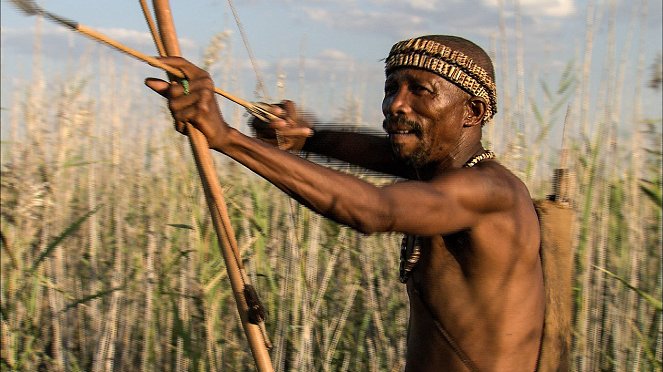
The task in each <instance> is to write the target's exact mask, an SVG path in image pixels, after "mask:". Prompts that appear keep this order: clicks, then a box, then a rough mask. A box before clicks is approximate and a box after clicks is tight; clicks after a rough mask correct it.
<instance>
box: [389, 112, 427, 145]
mask: <svg viewBox="0 0 663 372" xmlns="http://www.w3.org/2000/svg"><path fill="white" fill-rule="evenodd" d="M383 127H384V129H385V131H386V132H387V134H388V135H389V138H391V139H392V140H394V139H398V138H400V139H405V138H410V137H411V136H414V137H417V138H420V137H421V136H422V134H423V131H422V128H421V125H420V124H419V123H417V122H415V121H411V120H407V119H405V118H403V117H397V118H394V119H391V120H385V121H384V123H383Z"/></svg>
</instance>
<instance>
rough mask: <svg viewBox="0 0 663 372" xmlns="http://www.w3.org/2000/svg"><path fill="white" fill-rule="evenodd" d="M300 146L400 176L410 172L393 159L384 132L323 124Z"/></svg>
mask: <svg viewBox="0 0 663 372" xmlns="http://www.w3.org/2000/svg"><path fill="white" fill-rule="evenodd" d="M302 150H303V151H306V152H311V153H315V154H319V155H324V156H328V157H331V158H334V159H338V160H341V161H344V162H347V163H350V164H353V165H357V166H360V167H363V168H366V169H371V170H374V171H377V172H381V173H386V174H392V175H395V176H399V177H403V178H410V177H411V173H412V171H411V169H409V167H407V166H405V164H403V163H402V162H399V161H397V160H396V159H394V157H393V152H392V150H391V144H390V143H389V140H388V138H387V137H386V136H380V135H376V134H371V133H360V132H350V131H339V130H333V129H324V128H323V129H320V130H316V131H315V134H314V135H313V136H312V137H309V138H307V139H306V143H305V144H304V148H303V149H302Z"/></svg>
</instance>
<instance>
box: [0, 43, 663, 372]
mask: <svg viewBox="0 0 663 372" xmlns="http://www.w3.org/2000/svg"><path fill="white" fill-rule="evenodd" d="M218 42H222V40H221V41H218ZM86 63H90V62H86ZM95 63H98V64H99V65H100V67H99V68H100V69H103V71H105V74H103V75H98V76H102V77H98V78H96V77H95V78H94V79H91V78H88V77H85V76H96V75H94V74H91V75H85V74H77V73H64V75H63V76H49V77H40V76H39V75H35V77H34V78H33V81H30V82H28V84H23V85H22V86H24V87H27V88H26V89H24V90H20V91H18V93H17V94H16V96H15V99H13V100H12V105H11V107H6V108H4V109H6V110H9V114H8V116H7V117H8V118H9V122H5V123H3V126H7V127H8V129H7V133H8V135H7V137H6V138H5V139H4V140H3V143H2V179H1V189H0V196H1V199H0V202H1V207H2V209H1V218H2V220H1V221H2V226H1V232H2V261H1V267H0V270H1V273H2V274H1V280H2V282H1V285H2V288H1V289H0V295H1V296H2V297H1V300H2V306H1V312H0V316H1V319H0V320H1V322H2V332H1V333H2V355H1V358H2V359H1V362H0V366H1V367H0V369H1V370H3V371H13V370H16V371H37V370H43V371H60V370H67V371H95V372H96V371H111V370H114V371H135V370H141V371H241V370H252V363H253V362H252V358H251V355H250V354H249V352H248V347H247V343H246V341H245V339H244V335H243V332H242V329H241V327H240V323H239V319H238V315H237V311H236V309H235V304H234V300H233V294H232V292H231V290H230V285H229V283H228V279H227V277H226V273H225V268H224V263H223V260H222V257H221V255H220V253H219V249H218V246H217V240H216V238H215V236H214V231H213V229H212V225H211V221H210V218H209V216H208V212H207V208H206V206H205V200H204V195H203V193H202V190H201V188H200V186H199V181H198V176H197V174H196V170H195V167H194V164H193V162H192V161H191V155H190V151H189V149H188V147H187V146H186V143H185V140H184V139H183V138H182V137H181V136H178V135H176V134H175V133H174V132H173V131H172V130H171V129H170V119H169V117H168V115H167V113H166V112H165V108H158V109H157V108H154V107H152V106H149V105H148V104H144V103H142V101H141V95H145V94H148V93H146V92H145V90H139V89H138V88H136V87H135V86H138V85H140V81H139V80H135V79H133V77H129V76H131V75H130V73H128V72H126V71H123V70H120V71H115V70H116V69H117V67H116V66H114V65H112V64H111V63H109V62H105V61H104V60H103V59H101V60H99V61H95ZM210 63H211V62H210ZM214 63H223V61H222V60H221V61H216V62H214ZM629 63H633V64H637V65H639V66H641V71H644V72H642V73H641V74H640V77H639V79H640V80H637V81H636V87H637V89H636V92H640V93H638V94H635V95H634V96H628V97H627V96H625V95H623V94H622V90H621V89H620V88H621V87H620V79H619V78H616V79H614V80H613V81H612V82H608V83H606V84H607V85H608V86H606V87H602V88H603V89H599V90H598V91H599V92H601V93H600V94H599V93H597V96H596V97H593V98H592V99H593V100H594V101H595V102H594V104H593V106H591V107H592V110H591V111H592V112H591V114H590V112H589V111H590V108H589V106H586V105H588V102H589V98H588V99H587V100H586V99H585V97H587V96H588V95H590V94H593V93H592V92H594V90H592V89H590V88H589V83H588V79H589V78H590V77H591V73H590V72H588V71H586V70H584V69H583V65H582V64H577V65H576V64H573V63H569V65H568V67H567V69H566V70H565V72H564V73H563V74H562V75H561V76H559V77H557V78H556V79H555V80H554V83H550V82H548V83H547V84H541V85H540V86H536V87H535V89H536V90H537V91H539V92H541V93H540V95H541V96H542V97H543V99H540V100H531V101H530V97H529V96H523V95H524V93H523V92H522V91H518V92H516V93H513V94H511V95H509V94H508V92H506V93H505V94H502V96H503V97H504V100H503V107H506V108H505V109H504V110H503V111H502V112H501V113H500V115H499V116H498V117H497V119H496V120H495V123H493V124H491V126H490V127H487V128H486V129H485V130H486V143H487V144H489V145H490V147H492V148H494V149H495V150H496V152H497V153H498V157H499V159H500V160H501V161H503V162H504V163H505V164H507V165H508V166H509V167H510V168H511V169H513V170H514V172H516V173H518V174H519V175H520V176H521V177H522V178H523V179H524V180H525V181H526V183H527V184H528V186H529V187H530V189H531V190H532V194H533V196H534V197H535V198H543V197H545V195H546V194H547V193H549V192H551V189H550V187H551V186H550V184H551V178H552V170H553V169H554V168H556V167H559V166H560V165H559V164H560V150H559V144H556V145H554V144H551V143H550V141H548V139H549V136H550V130H551V128H553V127H554V124H559V123H566V125H564V128H565V134H564V137H563V138H564V149H565V152H564V159H565V160H564V162H565V166H566V167H567V168H568V169H570V170H571V171H572V172H573V181H574V182H573V185H574V188H573V190H574V193H573V197H572V205H573V207H574V211H575V213H576V227H577V231H575V232H574V236H575V243H574V247H575V253H574V254H575V276H574V303H575V307H574V318H573V321H574V334H573V366H574V368H575V369H576V370H579V371H660V370H661V368H662V367H661V366H662V364H661V363H662V362H661V361H662V359H663V358H662V351H661V350H662V349H663V336H662V332H663V329H662V319H661V311H662V306H661V301H660V299H661V280H662V278H661V239H662V230H661V222H662V221H661V203H662V202H661V181H662V177H661V118H660V117H649V116H648V113H647V111H643V110H641V111H638V110H634V111H633V112H632V113H629V114H628V116H629V117H626V116H627V115H625V114H624V113H623V112H620V111H618V110H619V107H621V105H619V104H615V103H616V102H621V101H622V100H629V104H631V105H632V107H638V104H639V102H641V100H642V96H643V95H645V94H653V95H656V94H657V95H658V97H660V94H661V93H660V92H661V85H660V84H661V83H660V75H658V80H657V77H656V75H653V76H650V75H648V74H647V73H646V72H647V71H649V69H650V65H653V66H654V71H659V72H660V63H661V62H660V58H659V60H658V61H644V62H643V61H630V62H629ZM643 64H644V65H643ZM79 67H80V70H81V71H85V70H86V69H87V68H88V66H87V65H85V66H79ZM606 69H608V70H609V73H612V74H614V76H616V77H619V76H620V75H619V69H618V64H617V63H614V64H613V65H610V64H608V65H607V67H606ZM73 70H74V71H75V70H76V69H73ZM498 70H499V66H498ZM507 78H508V76H507ZM621 81H622V82H623V79H622V80H621ZM613 84H614V85H613ZM514 85H517V84H514ZM46 87H48V89H46ZM378 88H379V87H378ZM99 90H102V91H104V92H105V94H104V95H103V96H101V95H99V94H98V93H95V92H97V91H99ZM102 97H103V98H102ZM528 102H529V103H528ZM226 116H227V117H231V118H233V119H234V122H240V121H241V120H245V119H244V118H242V117H241V114H240V113H239V111H233V112H232V113H230V114H227V115H226ZM136 118H140V119H141V120H145V121H143V122H140V123H136ZM525 121H527V122H528V123H531V125H527V126H524V125H523V123H524V122H525ZM215 159H216V166H217V171H218V172H217V173H218V175H219V178H220V180H221V183H222V185H223V187H224V192H225V196H226V201H227V203H228V209H229V213H230V215H231V219H232V222H233V225H234V228H235V232H236V235H237V240H238V242H239V246H240V250H241V252H242V256H243V257H244V259H245V262H244V264H245V266H246V268H247V270H248V273H249V276H250V278H251V280H252V282H253V283H254V284H255V285H256V286H257V289H258V292H259V293H260V295H261V297H262V300H263V302H264V304H265V306H266V308H267V311H268V314H267V315H268V319H267V328H268V333H269V335H270V338H271V341H272V343H273V344H274V348H273V349H272V351H271V355H272V359H273V363H274V365H275V367H276V368H277V370H279V371H346V370H348V371H367V370H368V371H398V370H401V369H402V366H403V356H404V347H405V346H404V340H405V332H406V328H407V310H408V304H407V296H406V293H405V290H404V287H403V286H402V285H401V284H400V283H399V282H398V278H397V269H398V245H399V242H400V236H398V235H396V234H377V235H371V236H363V235H361V234H358V233H356V232H354V231H352V230H350V229H348V228H345V227H342V226H339V225H336V224H334V223H332V222H329V221H327V220H325V219H323V218H320V217H319V216H317V215H315V214H313V213H311V212H310V211H309V210H307V209H305V208H304V207H301V206H299V205H297V204H296V203H294V202H292V201H290V200H289V199H288V198H287V197H286V196H285V195H283V194H282V193H281V192H280V191H278V190H277V189H275V188H274V187H273V186H271V185H269V184H267V183H266V182H265V181H263V180H262V179H260V178H258V177H257V176H255V175H253V174H250V173H249V172H247V171H246V170H244V169H243V168H242V167H241V166H238V165H236V164H233V163H232V162H230V161H228V160H227V159H224V158H222V157H216V158H215ZM369 179H370V178H369ZM378 181H379V182H384V180H378ZM378 181H376V182H378Z"/></svg>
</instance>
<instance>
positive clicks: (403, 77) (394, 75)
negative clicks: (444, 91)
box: [385, 67, 456, 89]
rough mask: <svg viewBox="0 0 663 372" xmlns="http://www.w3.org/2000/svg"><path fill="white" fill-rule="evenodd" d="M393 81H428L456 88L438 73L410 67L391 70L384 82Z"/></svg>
mask: <svg viewBox="0 0 663 372" xmlns="http://www.w3.org/2000/svg"><path fill="white" fill-rule="evenodd" d="M395 82H417V83H430V84H435V85H437V86H440V87H444V88H449V89H451V88H456V86H455V85H454V84H452V83H451V82H449V81H448V80H447V79H445V78H443V77H441V76H440V75H438V74H435V73H433V72H430V71H427V70H422V69H419V68H411V67H406V68H399V69H396V70H393V71H391V72H390V73H389V74H388V75H387V77H386V79H385V84H386V83H395Z"/></svg>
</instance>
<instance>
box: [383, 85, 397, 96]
mask: <svg viewBox="0 0 663 372" xmlns="http://www.w3.org/2000/svg"><path fill="white" fill-rule="evenodd" d="M397 89H398V85H397V84H395V83H389V82H387V83H386V84H385V85H384V94H391V93H394V92H396V90H397Z"/></svg>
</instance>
